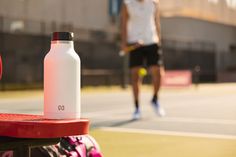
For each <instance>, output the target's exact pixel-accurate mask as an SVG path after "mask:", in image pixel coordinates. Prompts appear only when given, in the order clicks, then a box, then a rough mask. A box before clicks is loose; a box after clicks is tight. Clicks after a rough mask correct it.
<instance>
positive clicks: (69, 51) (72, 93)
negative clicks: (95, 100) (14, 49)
mask: <svg viewBox="0 0 236 157" xmlns="http://www.w3.org/2000/svg"><path fill="white" fill-rule="evenodd" d="M80 64H81V63H80V58H79V56H78V55H77V53H76V52H75V51H74V45H73V41H52V43H51V49H50V51H49V52H48V54H47V55H46V56H45V58H44V117H45V118H47V119H74V118H80V112H81V111H80V108H81V104H80V103H81V100H80V80H81V78H80V70H81V69H80V67H81V65H80Z"/></svg>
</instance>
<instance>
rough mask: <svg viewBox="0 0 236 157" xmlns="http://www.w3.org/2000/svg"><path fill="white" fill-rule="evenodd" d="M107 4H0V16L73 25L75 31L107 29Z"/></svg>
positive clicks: (9, 0) (43, 0) (35, 0)
mask: <svg viewBox="0 0 236 157" xmlns="http://www.w3.org/2000/svg"><path fill="white" fill-rule="evenodd" d="M107 2H108V1H107V0H69V1H68V0H1V1H0V15H1V16H4V17H10V18H19V19H25V20H35V21H43V22H53V21H54V22H57V23H68V24H72V25H73V26H74V27H76V28H86V29H92V30H106V29H108V28H109V26H110V23H109V17H108V4H107Z"/></svg>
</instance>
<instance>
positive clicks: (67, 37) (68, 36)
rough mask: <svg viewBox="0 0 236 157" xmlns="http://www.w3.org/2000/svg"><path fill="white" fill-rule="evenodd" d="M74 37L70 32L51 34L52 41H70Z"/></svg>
mask: <svg viewBox="0 0 236 157" xmlns="http://www.w3.org/2000/svg"><path fill="white" fill-rule="evenodd" d="M73 37H74V33H72V32H53V34H52V39H51V40H52V41H55V40H66V41H72V40H73Z"/></svg>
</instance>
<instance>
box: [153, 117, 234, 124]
mask: <svg viewBox="0 0 236 157" xmlns="http://www.w3.org/2000/svg"><path fill="white" fill-rule="evenodd" d="M155 121H162V122H181V123H201V124H223V125H236V120H228V119H210V118H188V117H164V118H160V119H155Z"/></svg>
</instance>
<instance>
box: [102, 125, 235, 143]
mask: <svg viewBox="0 0 236 157" xmlns="http://www.w3.org/2000/svg"><path fill="white" fill-rule="evenodd" d="M98 129H99V130H103V131H111V132H121V133H139V134H152V135H165V136H182V137H198V138H209V139H223V140H236V136H230V135H218V134H203V133H190V132H175V131H159V130H146V129H128V128H114V127H101V128H98Z"/></svg>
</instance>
